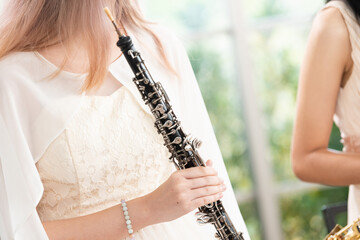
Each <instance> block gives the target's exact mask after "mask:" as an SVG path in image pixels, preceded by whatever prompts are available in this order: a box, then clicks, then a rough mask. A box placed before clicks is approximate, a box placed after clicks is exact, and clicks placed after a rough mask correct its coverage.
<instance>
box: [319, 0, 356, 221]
mask: <svg viewBox="0 0 360 240" xmlns="http://www.w3.org/2000/svg"><path fill="white" fill-rule="evenodd" d="M328 7H335V8H337V9H338V10H339V11H340V12H341V14H342V16H343V18H344V20H345V24H346V26H347V28H348V31H349V36H350V42H351V47H352V52H351V57H352V60H353V62H354V66H353V70H352V73H351V76H350V78H349V80H348V81H347V83H346V85H345V87H344V88H341V89H340V92H339V94H338V99H337V106H336V111H335V116H334V121H335V123H336V124H337V126H338V127H339V129H340V131H341V136H342V138H343V139H342V142H343V144H344V149H343V150H344V151H345V152H359V153H360V25H359V23H358V21H357V20H356V18H355V16H354V14H353V12H352V10H351V9H350V8H349V7H348V6H347V4H346V3H345V2H344V1H342V0H338V1H331V2H329V3H328V4H327V5H325V8H328ZM359 161H360V159H359ZM359 217H360V185H350V187H349V198H348V222H349V223H351V222H353V221H354V220H356V219H357V218H359Z"/></svg>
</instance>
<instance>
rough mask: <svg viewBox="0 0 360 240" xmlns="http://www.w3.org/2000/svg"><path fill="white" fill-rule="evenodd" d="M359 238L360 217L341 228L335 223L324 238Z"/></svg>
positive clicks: (329, 239) (348, 239) (326, 239)
mask: <svg viewBox="0 0 360 240" xmlns="http://www.w3.org/2000/svg"><path fill="white" fill-rule="evenodd" d="M359 239H360V218H358V219H357V220H356V221H354V222H353V223H352V224H349V225H347V226H346V227H344V228H342V227H341V226H340V225H336V226H335V228H334V229H333V230H332V231H331V232H330V233H329V235H327V236H326V238H325V239H324V240H359Z"/></svg>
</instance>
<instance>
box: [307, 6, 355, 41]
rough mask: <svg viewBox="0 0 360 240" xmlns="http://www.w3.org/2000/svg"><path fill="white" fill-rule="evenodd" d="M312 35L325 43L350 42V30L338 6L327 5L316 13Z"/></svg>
mask: <svg viewBox="0 0 360 240" xmlns="http://www.w3.org/2000/svg"><path fill="white" fill-rule="evenodd" d="M311 32H312V34H311V35H312V36H313V37H315V38H316V39H317V40H318V41H319V42H322V43H323V44H331V43H332V42H333V41H331V40H332V39H333V40H334V43H335V42H337V44H340V45H341V44H342V43H344V44H347V43H350V40H349V39H350V36H349V31H348V28H347V25H346V22H345V20H344V17H343V14H342V13H341V11H340V10H339V9H338V8H335V7H326V8H323V9H322V10H321V11H319V13H318V14H317V15H316V17H315V19H314V22H313V25H312V29H311Z"/></svg>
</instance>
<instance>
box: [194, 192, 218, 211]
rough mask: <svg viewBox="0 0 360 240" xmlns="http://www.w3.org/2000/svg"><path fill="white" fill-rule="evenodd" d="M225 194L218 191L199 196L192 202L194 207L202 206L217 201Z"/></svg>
mask: <svg viewBox="0 0 360 240" xmlns="http://www.w3.org/2000/svg"><path fill="white" fill-rule="evenodd" d="M223 196H224V194H223V193H217V194H214V195H210V196H206V197H202V198H197V199H194V200H193V201H192V204H194V205H193V206H194V208H199V207H201V206H204V205H207V204H210V203H213V202H216V201H217V200H219V199H221V198H222V197H223Z"/></svg>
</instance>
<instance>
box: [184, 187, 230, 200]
mask: <svg viewBox="0 0 360 240" xmlns="http://www.w3.org/2000/svg"><path fill="white" fill-rule="evenodd" d="M225 190H226V186H225V184H221V185H216V186H206V187H202V188H197V189H194V190H192V191H191V192H190V194H191V197H192V200H194V199H197V198H203V197H206V196H211V195H215V194H218V193H221V192H224V191H225Z"/></svg>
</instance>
